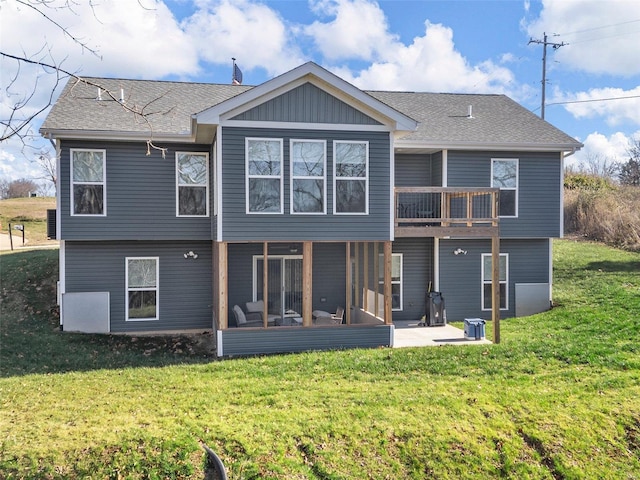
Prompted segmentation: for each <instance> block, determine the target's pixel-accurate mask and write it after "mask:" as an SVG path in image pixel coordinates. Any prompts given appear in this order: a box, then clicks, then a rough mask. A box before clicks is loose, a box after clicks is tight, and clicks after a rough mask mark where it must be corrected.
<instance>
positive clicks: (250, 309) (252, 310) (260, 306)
mask: <svg viewBox="0 0 640 480" xmlns="http://www.w3.org/2000/svg"><path fill="white" fill-rule="evenodd" d="M245 307H246V309H247V320H255V319H259V320H260V322H262V320H263V319H262V315H263V313H264V300H256V301H255V302H247V303H246V304H245ZM276 318H280V315H274V314H272V313H269V314H267V324H268V325H274V324H275V321H276Z"/></svg>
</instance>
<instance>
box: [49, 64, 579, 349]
mask: <svg viewBox="0 0 640 480" xmlns="http://www.w3.org/2000/svg"><path fill="white" fill-rule="evenodd" d="M86 80H87V81H88V83H76V82H74V81H71V82H70V83H69V84H68V85H67V86H66V88H65V90H64V92H63V93H62V95H61V96H60V98H59V100H58V101H57V103H56V104H55V105H54V107H53V108H52V110H51V113H50V114H49V116H48V117H47V119H46V120H45V122H44V124H43V126H42V129H41V133H42V134H43V135H45V136H47V137H49V138H51V139H55V141H56V145H57V150H58V151H57V154H58V172H59V175H58V178H59V180H58V181H59V185H58V207H57V212H56V228H57V231H56V236H57V238H58V239H59V240H60V289H59V290H60V298H59V301H60V304H61V324H62V328H63V329H64V330H65V331H83V332H105V333H106V332H121V333H129V332H130V333H133V332H168V331H180V332H185V331H194V330H199V331H202V330H214V331H215V333H216V336H217V337H216V338H217V345H218V354H219V355H225V356H226V355H243V354H256V353H269V352H283V351H301V350H308V349H328V348H350V347H367V346H379V345H391V344H392V343H393V333H394V324H393V322H394V321H401V320H418V319H420V318H421V317H422V316H423V315H424V314H425V307H426V293H427V292H428V291H430V290H434V291H439V292H442V293H443V295H444V296H445V298H446V309H447V316H448V318H449V320H462V319H464V318H485V319H493V320H494V321H495V325H496V326H497V325H498V320H499V318H500V317H512V316H519V315H528V314H531V313H535V312H539V311H543V310H545V309H547V308H549V306H550V301H551V287H552V263H551V258H552V255H551V248H552V243H551V239H552V238H554V237H560V236H562V183H563V161H564V157H565V156H566V155H568V154H571V153H573V152H575V151H576V150H577V149H579V148H580V147H581V145H580V143H578V142H576V141H575V140H574V139H573V138H571V137H569V136H568V135H566V134H564V133H563V132H561V131H559V130H558V129H556V128H555V127H553V126H552V125H550V124H548V123H546V122H545V121H543V120H541V119H539V118H538V117H537V116H535V115H533V114H532V113H531V112H529V111H528V110H526V109H525V108H523V107H522V106H520V105H518V104H517V103H515V102H514V101H512V100H511V99H509V98H508V97H506V96H504V95H475V94H469V95H461V94H431V93H414V92H377V91H370V92H365V91H362V90H360V89H358V88H356V87H355V86H353V85H351V84H349V83H347V82H345V81H344V80H342V79H341V78H339V77H337V76H335V75H334V74H332V73H330V72H328V71H326V70H325V69H323V68H321V67H319V66H318V65H316V64H314V63H306V64H304V65H301V66H300V67H298V68H295V69H294V70H291V71H290V72H287V73H285V74H283V75H281V76H279V77H276V78H274V79H272V80H269V81H267V82H265V83H263V84H261V85H258V86H255V87H248V86H240V85H212V84H195V83H181V82H159V81H136V80H122V79H105V78H99V79H98V78H91V79H86ZM92 85H95V86H92ZM97 86H100V87H101V88H98V87H97ZM494 267H495V268H494ZM338 307H340V309H338ZM337 310H340V312H338V317H339V319H338V320H336V318H335V313H336V311H337ZM495 331H496V333H497V334H499V330H498V329H497V328H496V329H495Z"/></svg>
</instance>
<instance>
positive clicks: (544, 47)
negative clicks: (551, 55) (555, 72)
mask: <svg viewBox="0 0 640 480" xmlns="http://www.w3.org/2000/svg"><path fill="white" fill-rule="evenodd" d="M543 38H544V39H543V40H534V39H533V38H532V39H530V40H529V43H528V45H530V44H532V43H537V44H539V45H542V105H541V106H540V118H542V119H543V120H544V102H545V97H546V89H547V45H551V46H552V47H553V49H554V50H557V49H559V48H560V47H564V46H565V45H569V44H568V43H564V42H562V43H554V42H547V34H546V32H545V33H544V37H543Z"/></svg>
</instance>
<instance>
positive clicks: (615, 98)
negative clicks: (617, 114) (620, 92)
mask: <svg viewBox="0 0 640 480" xmlns="http://www.w3.org/2000/svg"><path fill="white" fill-rule="evenodd" d="M630 98H640V95H628V96H626V97H609V98H591V99H589V100H571V101H567V102H553V103H547V106H549V105H567V104H569V103H591V102H608V101H611V100H628V99H630Z"/></svg>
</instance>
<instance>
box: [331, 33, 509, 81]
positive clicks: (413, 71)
mask: <svg viewBox="0 0 640 480" xmlns="http://www.w3.org/2000/svg"><path fill="white" fill-rule="evenodd" d="M339 72H340V74H342V75H343V76H345V78H348V79H349V78H350V80H351V81H352V82H353V83H354V84H356V85H357V86H359V87H361V88H367V89H389V90H421V91H425V90H426V91H436V92H491V93H497V92H510V91H512V90H516V89H517V86H516V85H515V79H514V76H513V73H512V72H511V71H510V70H509V69H507V68H504V67H501V66H498V65H496V64H494V63H493V62H491V61H489V60H487V61H485V62H482V63H479V64H477V65H472V64H470V63H469V62H468V61H467V59H466V58H465V57H464V56H463V55H462V54H461V53H460V52H458V51H457V50H456V48H455V44H454V42H453V30H451V28H448V27H446V26H444V25H441V24H432V23H431V22H429V21H426V22H425V32H424V35H423V36H418V37H415V38H414V39H413V42H412V43H411V44H410V45H403V44H400V43H396V44H394V45H393V48H392V49H388V50H387V51H386V52H385V55H384V57H383V58H381V59H380V60H378V61H377V62H374V63H372V64H371V65H370V66H368V67H367V68H365V69H363V70H361V71H360V72H359V73H358V74H356V75H349V74H348V72H345V71H340V70H339ZM443 72H446V75H445V74H443Z"/></svg>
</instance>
